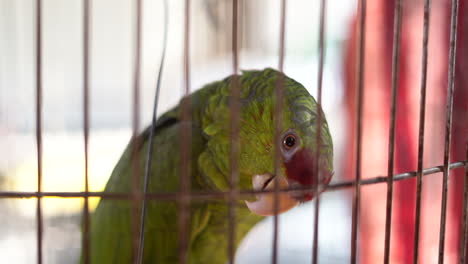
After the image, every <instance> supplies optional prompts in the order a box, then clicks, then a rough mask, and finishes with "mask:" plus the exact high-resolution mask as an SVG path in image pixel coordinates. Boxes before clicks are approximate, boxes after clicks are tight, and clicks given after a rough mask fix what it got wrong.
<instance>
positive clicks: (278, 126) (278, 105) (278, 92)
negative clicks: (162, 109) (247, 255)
mask: <svg viewBox="0 0 468 264" xmlns="http://www.w3.org/2000/svg"><path fill="white" fill-rule="evenodd" d="M286 4H287V2H286V0H281V10H280V11H281V13H280V36H279V60H278V70H279V72H280V73H279V74H278V79H277V83H276V87H275V101H274V102H275V105H274V113H273V123H274V126H275V130H274V142H276V144H275V159H274V163H275V170H274V173H275V175H276V177H281V176H282V175H281V174H282V172H281V165H280V164H281V149H280V146H281V140H280V137H281V130H282V126H283V105H284V100H283V99H284V98H283V94H284V73H283V68H284V56H285V39H286V7H287V6H286ZM273 185H274V203H273V205H274V216H273V255H272V263H273V264H277V263H278V227H279V217H278V210H279V196H278V195H279V181H274V184H273Z"/></svg>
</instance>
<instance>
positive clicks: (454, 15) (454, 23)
mask: <svg viewBox="0 0 468 264" xmlns="http://www.w3.org/2000/svg"><path fill="white" fill-rule="evenodd" d="M458 6H459V0H452V10H451V14H450V44H449V45H450V49H449V63H448V85H447V108H446V117H445V120H446V123H445V146H444V170H443V179H442V180H443V183H442V205H441V214H440V234H439V264H441V263H444V246H445V222H446V219H447V194H448V177H449V172H450V171H449V169H448V167H449V164H450V143H451V139H452V111H453V90H454V87H455V61H456V54H457V29H458Z"/></svg>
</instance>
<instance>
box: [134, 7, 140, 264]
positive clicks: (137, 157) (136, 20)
mask: <svg viewBox="0 0 468 264" xmlns="http://www.w3.org/2000/svg"><path fill="white" fill-rule="evenodd" d="M133 8H134V23H135V36H134V37H135V42H134V45H135V46H134V49H135V51H134V52H135V53H134V72H133V88H132V110H131V111H132V142H133V145H132V155H131V178H132V179H131V184H132V186H131V201H132V211H133V213H132V215H133V217H132V219H131V227H132V230H131V234H132V237H131V238H132V261H133V262H135V261H137V257H138V252H139V247H140V244H139V242H140V240H139V237H140V234H139V231H140V230H139V224H138V221H137V219H138V217H136V216H137V215H140V201H141V199H142V193H141V190H140V182H141V180H140V169H139V166H138V165H139V160H140V155H139V153H138V146H139V145H140V140H141V138H140V137H138V132H139V131H138V130H139V127H140V82H141V80H140V78H141V39H142V26H141V24H142V0H135V1H134V6H133Z"/></svg>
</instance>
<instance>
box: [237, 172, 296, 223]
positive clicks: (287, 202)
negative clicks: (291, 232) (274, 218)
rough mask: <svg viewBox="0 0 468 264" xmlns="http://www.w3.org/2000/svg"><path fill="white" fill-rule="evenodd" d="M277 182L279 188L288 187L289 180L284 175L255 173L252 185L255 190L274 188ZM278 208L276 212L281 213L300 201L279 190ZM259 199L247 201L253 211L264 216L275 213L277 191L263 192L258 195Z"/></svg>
mask: <svg viewBox="0 0 468 264" xmlns="http://www.w3.org/2000/svg"><path fill="white" fill-rule="evenodd" d="M275 182H277V184H278V187H279V188H278V189H285V188H288V186H289V183H288V180H287V179H286V178H284V177H280V176H278V177H275V176H273V175H271V174H262V175H255V176H253V177H252V185H253V189H254V190H258V191H260V190H274V189H275ZM277 195H278V210H277V211H276V213H278V214H281V213H284V212H286V211H288V210H289V209H291V208H293V207H294V206H296V205H297V204H298V203H299V201H298V200H296V199H294V198H293V197H291V196H290V194H289V193H287V192H278V194H277ZM256 197H257V200H256V201H253V202H249V201H245V203H246V205H247V207H248V208H249V210H250V211H251V212H253V213H256V214H258V215H263V216H270V215H274V214H275V193H261V194H258V195H256Z"/></svg>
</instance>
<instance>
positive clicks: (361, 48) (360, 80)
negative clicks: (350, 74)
mask: <svg viewBox="0 0 468 264" xmlns="http://www.w3.org/2000/svg"><path fill="white" fill-rule="evenodd" d="M358 8H359V11H358V13H359V14H360V16H359V26H358V32H359V38H358V45H357V47H358V61H357V67H356V69H357V72H356V76H357V79H356V82H357V87H358V93H357V98H356V107H357V111H356V124H357V130H356V145H357V147H356V183H355V185H354V201H353V213H352V222H351V224H352V226H351V264H356V262H357V243H358V233H357V231H358V226H359V210H360V206H361V159H362V110H363V102H364V100H363V99H364V71H365V67H364V66H365V46H366V12H367V10H366V8H367V2H366V0H361V1H359V6H358Z"/></svg>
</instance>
